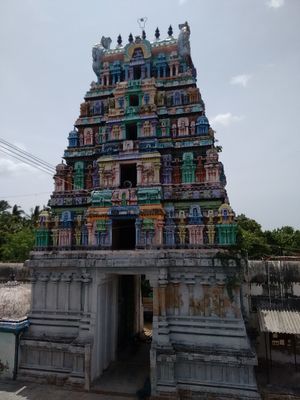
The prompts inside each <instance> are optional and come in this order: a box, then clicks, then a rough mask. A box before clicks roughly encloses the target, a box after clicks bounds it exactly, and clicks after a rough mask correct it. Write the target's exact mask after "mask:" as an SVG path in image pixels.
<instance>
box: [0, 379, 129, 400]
mask: <svg viewBox="0 0 300 400" xmlns="http://www.w3.org/2000/svg"><path fill="white" fill-rule="evenodd" d="M0 399H1V400H69V399H70V400H130V399H137V397H136V396H129V395H126V396H117V395H112V394H100V393H86V392H81V391H78V390H67V389H62V388H59V387H57V386H51V385H40V384H36V383H25V382H12V381H10V382H8V381H7V382H0Z"/></svg>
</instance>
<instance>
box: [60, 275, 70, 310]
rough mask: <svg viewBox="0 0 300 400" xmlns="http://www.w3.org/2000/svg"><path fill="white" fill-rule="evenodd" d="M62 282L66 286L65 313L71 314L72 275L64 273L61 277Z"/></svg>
mask: <svg viewBox="0 0 300 400" xmlns="http://www.w3.org/2000/svg"><path fill="white" fill-rule="evenodd" d="M61 281H62V282H64V284H65V293H66V296H65V304H64V311H65V312H69V309H70V284H71V281H72V274H71V273H64V274H63V275H62V277H61Z"/></svg>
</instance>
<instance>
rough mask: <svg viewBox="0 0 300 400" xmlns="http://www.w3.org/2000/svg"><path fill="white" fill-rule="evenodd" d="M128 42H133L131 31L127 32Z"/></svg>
mask: <svg viewBox="0 0 300 400" xmlns="http://www.w3.org/2000/svg"><path fill="white" fill-rule="evenodd" d="M128 42H129V43H132V42H133V36H132V33H130V34H129V37H128Z"/></svg>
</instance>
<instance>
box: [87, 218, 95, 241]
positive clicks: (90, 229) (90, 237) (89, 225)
mask: <svg viewBox="0 0 300 400" xmlns="http://www.w3.org/2000/svg"><path fill="white" fill-rule="evenodd" d="M86 227H87V230H88V245H89V246H93V244H94V235H93V224H92V223H91V222H88V223H87V224H86Z"/></svg>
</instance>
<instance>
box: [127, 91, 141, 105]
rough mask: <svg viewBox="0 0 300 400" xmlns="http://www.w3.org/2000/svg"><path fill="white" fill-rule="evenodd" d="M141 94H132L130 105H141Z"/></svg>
mask: <svg viewBox="0 0 300 400" xmlns="http://www.w3.org/2000/svg"><path fill="white" fill-rule="evenodd" d="M139 103H140V101H139V96H138V95H137V94H132V95H131V96H129V105H130V106H132V107H137V106H138V105H139Z"/></svg>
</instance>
